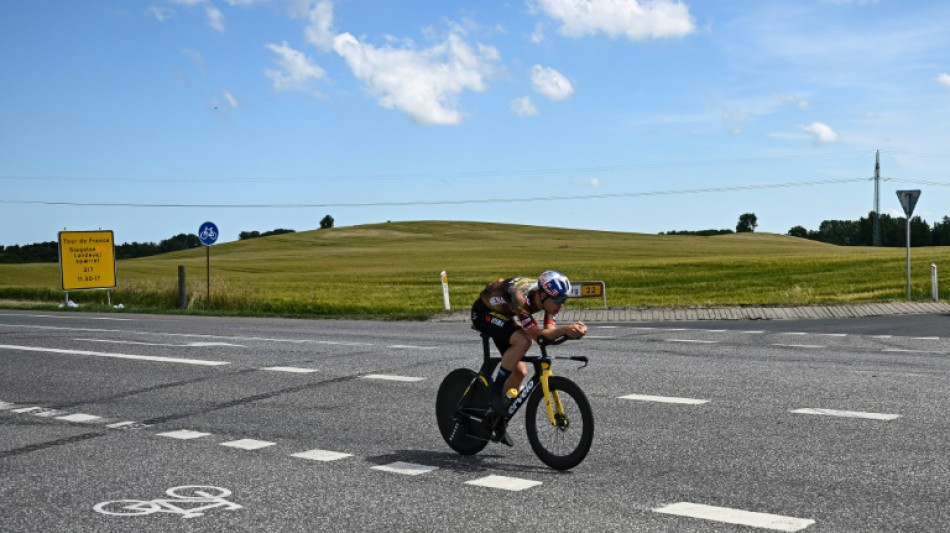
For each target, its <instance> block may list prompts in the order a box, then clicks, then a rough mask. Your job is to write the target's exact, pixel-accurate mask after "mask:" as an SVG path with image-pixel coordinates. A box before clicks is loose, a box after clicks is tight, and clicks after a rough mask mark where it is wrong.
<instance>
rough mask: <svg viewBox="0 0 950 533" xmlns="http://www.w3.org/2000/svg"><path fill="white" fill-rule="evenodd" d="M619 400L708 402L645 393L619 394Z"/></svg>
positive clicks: (687, 403) (699, 403)
mask: <svg viewBox="0 0 950 533" xmlns="http://www.w3.org/2000/svg"><path fill="white" fill-rule="evenodd" d="M619 398H620V399H621V400H637V401H641V402H659V403H681V404H686V405H701V404H704V403H709V400H698V399H695V398H675V397H671V396H648V395H645V394H628V395H626V396H620V397H619Z"/></svg>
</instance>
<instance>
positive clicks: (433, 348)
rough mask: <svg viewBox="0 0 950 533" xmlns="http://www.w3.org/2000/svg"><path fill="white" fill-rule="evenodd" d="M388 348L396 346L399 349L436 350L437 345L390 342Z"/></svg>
mask: <svg viewBox="0 0 950 533" xmlns="http://www.w3.org/2000/svg"><path fill="white" fill-rule="evenodd" d="M389 347H390V348H397V349H400V350H437V349H438V348H439V347H438V346H413V345H411V344H392V345H390V346H389Z"/></svg>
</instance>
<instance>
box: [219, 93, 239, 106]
mask: <svg viewBox="0 0 950 533" xmlns="http://www.w3.org/2000/svg"><path fill="white" fill-rule="evenodd" d="M222 94H223V96H224V101H225V102H227V103H228V105H229V106H231V107H237V106H238V101H237V98H235V97H234V95H233V94H231V92H230V91H223V92H222Z"/></svg>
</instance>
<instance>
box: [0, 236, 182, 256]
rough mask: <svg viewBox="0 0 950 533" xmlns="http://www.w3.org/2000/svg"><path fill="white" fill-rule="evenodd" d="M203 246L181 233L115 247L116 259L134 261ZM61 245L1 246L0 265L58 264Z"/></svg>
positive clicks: (48, 243) (54, 242)
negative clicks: (151, 240)
mask: <svg viewBox="0 0 950 533" xmlns="http://www.w3.org/2000/svg"><path fill="white" fill-rule="evenodd" d="M199 246H201V241H200V240H199V239H198V236H197V235H194V234H191V235H189V234H187V233H179V234H178V235H175V236H174V237H170V238H168V239H165V240H163V241H161V242H159V243H158V244H155V243H154V242H127V243H125V244H119V245H117V246H116V247H115V258H116V259H134V258H136V257H147V256H150V255H158V254H164V253H168V252H177V251H179V250H187V249H189V248H197V247H199ZM58 262H59V243H57V242H56V241H48V242H38V243H35V244H26V245H23V246H20V245H17V244H14V245H12V246H0V263H58Z"/></svg>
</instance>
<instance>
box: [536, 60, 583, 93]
mask: <svg viewBox="0 0 950 533" xmlns="http://www.w3.org/2000/svg"><path fill="white" fill-rule="evenodd" d="M531 85H532V86H533V87H534V90H535V91H537V92H538V93H540V94H542V95H544V96H546V97H547V98H548V99H550V100H555V101H556V100H564V99H565V98H567V97H569V96H571V95H572V94H574V87H573V86H572V85H571V82H570V81H568V79H567V78H566V77H564V75H563V74H561V73H560V72H558V71H556V70H554V69H553V68H548V67H542V66H541V65H535V66H533V67H531Z"/></svg>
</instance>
